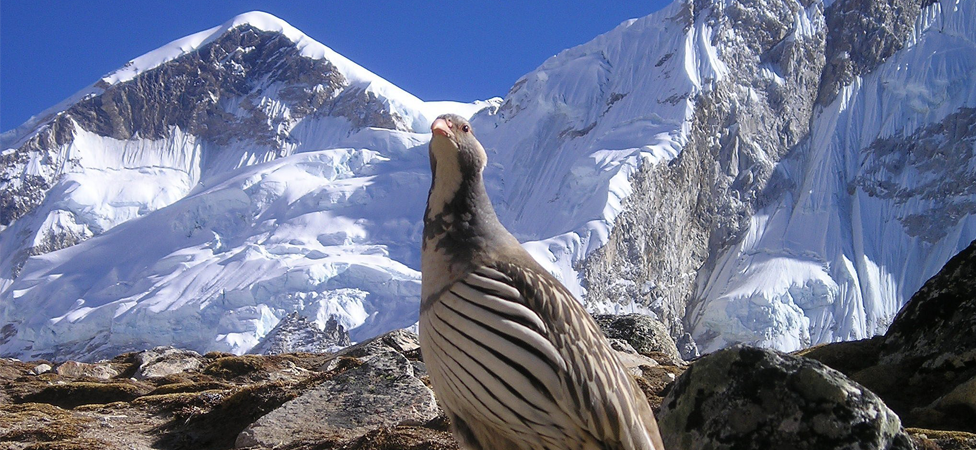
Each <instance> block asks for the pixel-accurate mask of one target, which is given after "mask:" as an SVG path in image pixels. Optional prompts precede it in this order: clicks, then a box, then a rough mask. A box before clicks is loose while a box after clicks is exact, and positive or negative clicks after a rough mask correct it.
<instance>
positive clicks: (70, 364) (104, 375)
mask: <svg viewBox="0 0 976 450" xmlns="http://www.w3.org/2000/svg"><path fill="white" fill-rule="evenodd" d="M57 372H58V375H61V376H62V377H69V378H80V377H88V378H98V379H100V380H109V379H112V378H115V377H116V376H118V375H119V371H118V370H116V369H115V368H114V367H112V365H111V364H110V363H107V362H102V363H94V364H89V363H82V362H77V361H66V362H64V363H63V364H61V365H59V366H58V368H57Z"/></svg>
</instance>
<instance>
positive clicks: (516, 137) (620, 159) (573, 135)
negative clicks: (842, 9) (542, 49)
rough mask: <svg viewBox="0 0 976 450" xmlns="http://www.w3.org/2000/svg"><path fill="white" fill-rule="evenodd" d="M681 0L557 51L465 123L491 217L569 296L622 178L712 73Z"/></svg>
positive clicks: (682, 122)
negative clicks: (474, 138)
mask: <svg viewBox="0 0 976 450" xmlns="http://www.w3.org/2000/svg"><path fill="white" fill-rule="evenodd" d="M687 8H688V5H687V4H684V3H682V2H675V3H673V4H671V5H670V6H669V7H667V8H665V9H664V10H661V11H659V12H657V13H655V14H653V15H650V16H647V17H644V18H641V19H635V20H630V21H627V22H624V23H623V24H621V25H620V26H618V27H617V28H616V29H614V30H612V31H610V32H608V33H606V34H604V35H601V36H599V37H597V38H596V39H594V40H592V41H590V42H588V43H586V44H583V45H581V46H579V47H575V48H572V49H569V50H566V51H563V52H562V53H560V54H558V55H556V56H554V57H552V58H550V59H549V60H547V61H546V62H545V63H544V64H542V65H541V66H540V67H539V68H538V69H536V70H535V71H533V72H531V73H529V74H527V75H525V76H523V77H522V78H521V79H520V80H519V81H518V82H516V83H515V86H514V87H513V88H512V90H511V92H509V94H508V96H507V97H506V99H505V102H504V103H503V104H502V106H501V108H500V109H499V111H498V113H497V114H495V115H490V116H489V115H487V114H484V113H483V114H482V115H479V116H476V117H475V120H474V122H473V124H474V126H475V129H476V131H478V133H479V136H480V138H481V140H482V142H483V143H484V144H485V147H486V149H487V150H488V152H489V168H488V169H487V170H486V176H487V177H488V181H489V187H490V192H489V194H490V195H491V197H492V199H493V202H494V203H495V205H496V209H498V214H499V217H500V218H501V220H502V222H503V223H504V224H506V226H508V227H509V229H510V230H511V231H512V232H513V233H514V234H515V235H516V236H517V237H518V238H519V239H520V240H522V241H529V242H528V243H527V244H526V247H527V248H528V249H529V250H530V252H532V253H533V255H534V256H535V257H536V259H538V260H540V261H541V262H543V264H544V265H547V266H548V268H549V269H550V270H551V271H553V272H555V273H557V274H558V275H559V276H560V278H561V279H562V281H563V282H564V283H565V284H567V285H568V286H570V288H571V289H572V290H573V291H574V293H576V294H577V295H578V296H580V297H582V296H583V295H584V293H585V290H584V288H583V287H582V286H581V284H580V281H581V280H580V278H579V275H578V273H577V270H578V265H579V264H580V263H581V261H582V260H583V259H584V258H585V257H586V255H587V254H589V253H590V252H591V251H593V250H594V249H597V248H599V247H601V246H602V245H603V244H604V243H605V242H606V239H607V236H608V234H609V233H610V231H611V229H612V227H613V222H614V219H615V217H616V216H617V215H618V214H619V213H620V211H621V209H622V201H623V200H624V199H625V198H626V197H627V196H628V195H629V194H630V192H631V185H630V181H629V177H630V176H631V175H632V174H633V173H634V171H635V170H636V169H637V168H638V167H639V166H640V165H641V164H659V163H662V162H666V161H669V160H670V159H672V158H674V157H675V156H676V155H677V154H678V153H679V151H680V150H681V148H682V147H683V146H684V145H685V144H686V143H687V140H688V133H689V131H690V125H691V119H692V114H693V112H694V98H695V97H696V96H698V95H700V94H702V93H703V92H707V91H708V90H709V89H710V86H711V83H712V82H713V81H714V80H715V79H718V78H721V77H722V76H723V71H724V64H723V63H722V62H721V61H720V60H719V59H718V58H717V56H716V54H715V49H714V47H713V46H712V44H711V32H712V30H711V28H710V26H709V25H708V24H707V23H705V22H703V21H702V22H699V23H694V24H690V23H688V17H687V13H688V11H687ZM589 306H590V307H591V308H593V309H599V310H604V311H631V310H633V308H637V309H641V308H640V307H639V305H633V304H631V305H618V304H590V305H589Z"/></svg>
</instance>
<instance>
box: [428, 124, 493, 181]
mask: <svg viewBox="0 0 976 450" xmlns="http://www.w3.org/2000/svg"><path fill="white" fill-rule="evenodd" d="M430 132H431V138H430V158H431V166H432V168H434V167H438V168H441V169H442V170H451V171H453V170H456V171H457V175H459V176H462V177H464V176H474V175H480V174H481V171H482V169H484V168H485V165H486V164H488V155H487V154H485V149H484V147H482V146H481V143H480V142H478V139H476V138H475V137H474V130H472V129H471V124H470V123H468V121H467V119H465V118H463V117H461V116H458V115H455V114H445V115H442V116H440V117H438V118H437V120H434V123H433V124H432V125H431V126H430ZM435 172H436V169H435Z"/></svg>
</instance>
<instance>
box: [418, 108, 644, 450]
mask: <svg viewBox="0 0 976 450" xmlns="http://www.w3.org/2000/svg"><path fill="white" fill-rule="evenodd" d="M432 131H433V137H432V139H431V144H430V157H431V171H432V172H433V181H432V183H431V190H430V195H429V197H428V202H427V211H426V213H425V216H424V241H423V252H422V262H421V264H422V277H423V283H422V292H421V298H422V301H421V310H420V344H421V351H422V352H423V355H424V359H425V361H426V363H427V367H428V372H429V374H430V378H431V382H432V384H433V387H434V390H435V393H436V394H437V397H438V400H439V401H440V403H441V406H442V407H443V408H444V410H445V411H446V412H447V414H448V416H449V417H450V419H451V421H452V423H453V426H454V434H455V436H456V437H457V438H458V440H459V441H460V442H461V444H462V446H464V447H466V448H471V449H485V450H488V449H643V450H652V449H654V450H663V445H662V444H661V443H660V442H661V438H660V436H659V434H658V430H657V423H656V422H655V420H654V417H653V414H652V413H651V410H650V407H649V405H648V404H647V400H646V398H645V397H644V394H643V393H642V392H641V391H640V389H638V388H637V386H636V383H635V382H634V381H633V380H632V379H631V378H630V376H629V374H628V373H627V371H626V369H625V368H624V367H623V365H622V364H621V363H620V362H619V360H618V359H617V357H616V355H615V354H614V353H613V350H611V349H610V347H609V345H608V343H607V340H606V338H605V337H604V336H603V334H602V332H600V330H599V328H598V327H597V325H596V323H595V322H594V321H593V320H592V318H590V316H589V315H588V314H587V313H586V311H585V310H584V309H583V308H582V306H581V305H580V304H579V302H577V301H576V300H575V298H574V297H573V295H572V294H571V293H570V292H569V291H568V290H567V289H566V288H565V287H564V286H563V285H562V284H561V283H559V281H558V280H556V279H555V278H554V277H553V276H552V275H550V274H549V273H548V272H547V271H545V270H544V269H543V268H542V267H541V266H540V265H539V264H538V263H536V262H535V260H534V259H533V258H532V257H531V255H529V254H528V252H526V251H525V250H524V249H522V247H521V246H520V245H519V243H518V241H517V240H516V239H515V238H514V237H513V236H512V235H511V234H510V233H508V231H507V230H505V228H504V227H503V226H502V225H501V223H499V221H498V219H497V218H496V216H495V212H494V209H493V208H492V207H491V202H490V201H489V200H488V195H487V193H486V191H485V187H484V183H483V180H482V175H481V172H482V169H483V168H484V166H485V164H486V162H487V156H486V155H485V152H484V149H483V148H482V147H481V144H480V143H478V141H477V140H476V139H475V138H474V135H473V134H472V133H471V129H470V125H469V124H468V123H467V121H466V120H464V119H463V118H461V117H459V116H442V117H441V118H438V120H437V121H435V122H434V125H433V126H432Z"/></svg>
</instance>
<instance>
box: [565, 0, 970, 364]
mask: <svg viewBox="0 0 976 450" xmlns="http://www.w3.org/2000/svg"><path fill="white" fill-rule="evenodd" d="M969 6H970V5H965V6H963V7H957V6H954V5H948V6H944V5H941V4H940V3H933V2H926V4H925V5H922V4H920V2H895V3H891V2H859V1H837V2H833V3H830V4H829V5H828V6H825V5H824V4H820V3H817V2H812V3H800V2H793V3H791V2H771V3H770V2H735V3H734V4H730V5H724V4H712V3H709V2H694V3H691V4H689V5H688V12H687V13H686V14H685V15H682V16H681V17H689V19H687V20H688V22H687V23H688V24H689V25H688V26H689V28H692V29H693V27H692V25H691V24H698V23H704V24H708V26H709V27H710V28H711V30H712V33H711V35H710V36H711V42H712V45H713V46H714V48H715V52H716V54H717V55H718V59H719V60H720V61H721V62H722V63H723V64H724V67H725V69H726V70H725V71H723V72H722V74H723V75H722V76H720V77H716V79H715V80H714V81H713V84H712V86H713V87H712V89H710V90H708V91H707V92H702V93H701V94H700V95H699V96H698V97H697V98H696V102H695V109H694V112H693V114H692V115H691V119H690V123H691V130H690V132H689V138H688V144H687V145H685V146H684V148H683V150H682V152H681V154H680V155H679V156H678V157H677V158H675V159H674V160H672V161H670V162H669V163H668V164H656V165H654V164H647V165H644V166H643V167H642V168H641V170H640V171H639V172H637V173H636V174H635V176H634V178H633V187H634V191H633V194H632V195H631V196H630V197H628V199H627V200H626V202H625V206H624V208H623V212H622V213H621V214H620V216H618V218H617V221H616V224H615V228H614V231H613V233H612V234H611V235H610V238H609V240H608V243H607V245H606V246H605V247H603V248H601V249H600V250H597V251H596V252H594V253H593V254H592V255H590V256H589V258H588V259H587V260H586V263H585V265H584V269H583V274H584V276H585V280H586V283H585V285H586V287H587V288H588V297H587V300H588V301H593V302H600V301H609V302H613V301H620V299H624V300H626V299H634V298H636V299H639V302H641V303H642V304H646V305H650V307H651V309H652V310H653V311H654V312H655V313H657V314H658V315H659V316H660V317H662V318H664V320H665V322H666V323H668V324H669V326H670V328H671V330H672V333H674V334H675V335H676V336H677V335H680V334H681V333H683V332H685V330H688V331H690V332H691V333H692V334H693V335H694V338H695V339H697V340H698V341H699V344H700V345H701V346H702V347H703V349H704V350H706V351H712V350H715V349H718V348H721V347H723V346H726V345H729V344H731V343H736V342H748V343H753V344H759V345H764V346H772V347H775V348H781V349H797V348H802V347H804V346H806V345H809V344H810V343H817V342H825V341H831V340H837V339H852V338H859V337H864V336H870V335H873V334H875V333H880V332H883V331H884V330H885V328H886V327H887V325H888V324H889V323H890V322H891V320H892V318H893V316H894V313H895V311H897V308H898V307H899V306H900V305H902V304H904V303H905V302H906V301H907V294H906V293H907V292H912V291H914V289H917V288H918V287H919V286H921V283H922V282H923V281H924V280H925V278H926V277H928V276H931V275H932V274H934V273H935V272H936V271H937V270H938V268H939V267H940V265H941V262H944V261H945V260H947V259H948V257H949V256H950V255H952V254H954V253H955V252H957V251H959V250H960V249H961V248H963V246H964V245H965V244H966V243H968V242H969V240H971V239H972V237H973V232H974V228H973V226H974V224H973V216H972V210H971V208H970V206H971V203H972V201H973V200H972V199H973V196H972V189H973V182H972V180H973V175H974V173H976V172H974V166H973V158H972V155H973V151H974V141H973V133H972V131H971V125H972V123H973V120H972V118H971V117H970V116H971V114H970V113H971V109H972V105H973V101H974V91H973V89H972V85H971V83H970V82H969V81H966V80H967V79H969V78H968V77H969V75H966V73H967V72H966V70H971V69H972V65H971V63H970V62H969V61H971V60H969V59H967V58H969V57H970V56H963V55H973V54H974V50H976V48H974V47H973V41H972V39H971V36H972V33H973V30H972V26H971V25H969V24H964V22H965V20H969V19H964V17H965V18H970V19H971V16H970V14H973V11H971V8H970V7H969ZM676 17H677V16H676ZM967 36H968V37H967ZM944 45H946V46H948V48H952V50H951V51H949V54H948V55H945V56H944V57H943V56H939V55H933V53H932V51H933V49H934V48H935V47H940V46H944ZM960 64H961V67H959V66H957V65H960ZM963 68H965V70H963ZM891 222H895V223H897V224H899V225H898V226H891V225H890V223H891ZM923 249H924V250H923ZM935 261H940V262H939V263H936V262H935Z"/></svg>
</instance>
